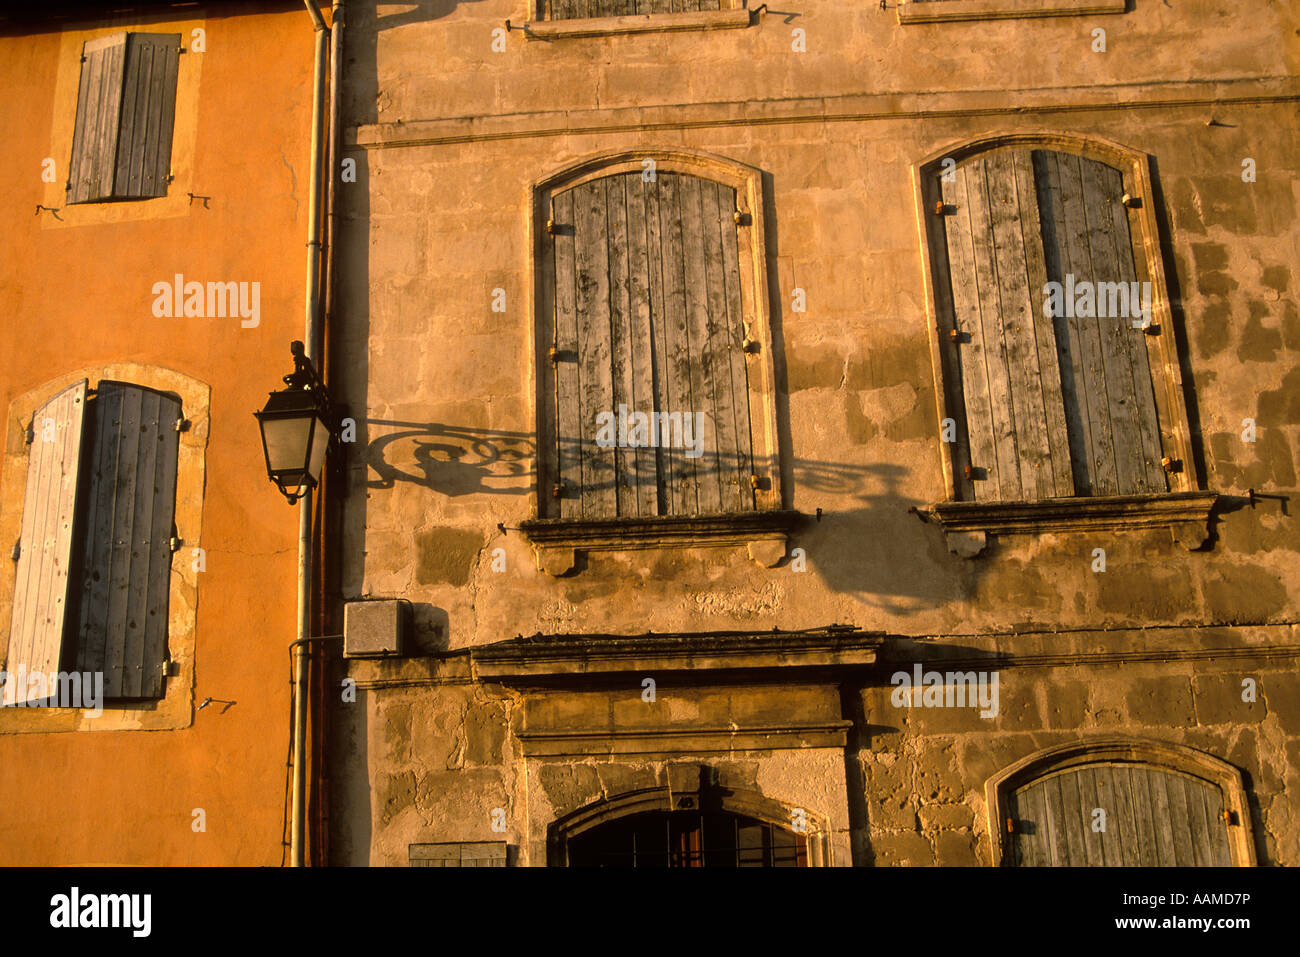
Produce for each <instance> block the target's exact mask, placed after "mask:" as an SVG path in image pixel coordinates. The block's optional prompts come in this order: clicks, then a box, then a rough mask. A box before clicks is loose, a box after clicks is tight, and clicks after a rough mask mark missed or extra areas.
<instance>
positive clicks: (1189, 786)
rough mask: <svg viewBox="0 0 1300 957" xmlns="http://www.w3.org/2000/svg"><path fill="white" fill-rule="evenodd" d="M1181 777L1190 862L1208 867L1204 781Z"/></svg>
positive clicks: (1209, 862)
mask: <svg viewBox="0 0 1300 957" xmlns="http://www.w3.org/2000/svg"><path fill="white" fill-rule="evenodd" d="M1180 777H1181V784H1182V787H1183V800H1184V806H1185V810H1186V813H1187V838H1188V845H1189V846H1190V849H1191V858H1192V860H1191V863H1192V864H1195V865H1196V866H1197V867H1208V866H1209V865H1210V864H1211V863H1212V862H1211V861H1210V829H1209V822H1208V821H1207V820H1206V817H1205V796H1206V790H1207V784H1206V782H1204V781H1202V780H1200V779H1199V778H1190V777H1182V776H1181V775H1180Z"/></svg>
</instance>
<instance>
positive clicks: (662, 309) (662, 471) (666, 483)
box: [644, 176, 680, 515]
mask: <svg viewBox="0 0 1300 957" xmlns="http://www.w3.org/2000/svg"><path fill="white" fill-rule="evenodd" d="M644 195H645V226H646V268H647V276H646V278H647V282H648V284H649V289H648V298H649V304H650V370H651V371H650V376H651V379H650V384H651V388H652V390H653V393H654V395H653V405H654V411H656V412H666V411H667V410H668V408H669V405H670V403H671V390H670V388H669V371H670V370H669V369H668V366H667V363H666V361H665V359H666V357H667V356H668V355H669V349H668V310H667V306H666V297H667V292H666V291H665V263H664V254H663V253H664V239H663V230H664V226H663V217H662V215H661V211H660V202H661V195H662V194H661V190H660V185H659V176H656V177H655V179H654V181H652V182H649V183H646V184H645V194H644ZM674 455H680V452H678V451H677V450H675V449H671V448H664V447H663V446H661V445H660V444H659V442H658V439H657V438H656V440H655V461H654V464H655V499H656V514H658V515H670V514H676V513H675V512H674V510H673V507H672V496H673V494H674V490H675V489H676V488H677V478H676V475H677V470H676V469H675V468H674V466H673V456H674Z"/></svg>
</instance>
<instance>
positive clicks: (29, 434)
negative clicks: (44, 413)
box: [23, 416, 36, 445]
mask: <svg viewBox="0 0 1300 957" xmlns="http://www.w3.org/2000/svg"><path fill="white" fill-rule="evenodd" d="M35 441H36V417H35V416H33V417H32V420H31V421H30V422H28V423H27V431H26V432H25V433H24V434H23V442H24V444H26V445H31V444H32V443H33V442H35Z"/></svg>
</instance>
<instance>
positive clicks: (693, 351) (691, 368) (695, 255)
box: [673, 174, 722, 514]
mask: <svg viewBox="0 0 1300 957" xmlns="http://www.w3.org/2000/svg"><path fill="white" fill-rule="evenodd" d="M679 180H680V182H681V201H682V245H681V253H680V255H681V257H682V262H683V274H684V283H685V292H686V328H687V332H686V340H685V343H679V344H678V346H679V352H678V354H677V359H678V361H679V362H681V364H682V365H683V366H684V367H685V368H686V371H687V374H688V376H689V378H690V383H691V404H690V405H689V406H687V407H686V409H685V410H683V427H684V419H685V415H686V414H688V413H703V414H704V418H705V421H706V423H707V424H706V426H705V429H706V434H709V435H714V434H716V427H715V425H714V423H713V422H711V421H709V418H710V415H711V413H712V410H713V409H714V408H715V405H716V402H717V399H718V396H717V389H716V382H715V379H716V376H715V375H714V370H713V367H712V363H711V362H710V358H711V356H710V355H709V349H708V346H709V300H708V272H707V269H708V266H707V263H706V258H707V253H706V252H705V241H704V222H705V212H704V189H703V181H701V180H700V179H699V178H698V177H695V176H687V175H684V174H683V175H681V176H680V177H679ZM683 345H684V346H685V348H684V349H683V348H681V347H682V346H683ZM673 438H674V440H676V436H674V437H673ZM685 461H686V462H687V463H689V464H688V466H687V467H688V468H689V469H690V470H691V471H692V472H693V474H694V477H695V487H696V495H697V496H698V498H697V506H696V508H697V510H698V512H699V513H701V514H710V513H716V512H719V511H721V508H722V496H721V491H720V488H719V481H718V480H719V475H718V469H717V457H716V454H715V455H713V456H709V455H701V456H700V457H699V458H696V459H691V458H685Z"/></svg>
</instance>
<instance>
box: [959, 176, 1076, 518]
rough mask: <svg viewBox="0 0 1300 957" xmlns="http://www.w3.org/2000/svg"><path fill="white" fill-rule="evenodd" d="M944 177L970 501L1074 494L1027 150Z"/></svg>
mask: <svg viewBox="0 0 1300 957" xmlns="http://www.w3.org/2000/svg"><path fill="white" fill-rule="evenodd" d="M952 178H953V179H954V181H953V182H950V183H949V182H944V183H943V199H944V203H945V204H947V205H948V206H949V207H950V208H951V209H952V213H953V214H952V215H951V216H948V217H946V234H947V244H948V262H949V270H950V275H951V280H952V301H953V319H954V322H955V325H956V328H957V330H958V332H959V333H960V334H961V340H960V344H959V345H958V346H957V349H958V355H959V362H960V367H961V383H962V391H963V394H964V396H965V401H966V422H967V434H968V436H969V440H970V453H969V455H970V464H971V465H972V466H973V467H974V468H975V469H976V470H978V471H977V472H976V475H977V480H976V481H975V482H973V483H972V484H973V488H974V492H975V499H976V500H977V501H1034V500H1037V499H1041V498H1052V497H1056V496H1068V495H1073V494H1074V484H1073V480H1072V478H1071V474H1070V455H1069V439H1068V437H1067V434H1066V425H1065V415H1064V410H1063V408H1062V404H1061V379H1060V372H1059V371H1058V368H1057V358H1056V344H1055V341H1054V340H1055V337H1054V334H1053V331H1052V324H1051V320H1050V319H1045V318H1044V317H1043V313H1042V303H1043V292H1042V289H1043V285H1044V284H1045V283H1046V281H1047V280H1046V274H1045V271H1044V268H1043V249H1042V240H1041V239H1040V238H1039V222H1038V206H1037V196H1036V193H1035V189H1034V181H1033V169H1032V166H1031V164H1030V159H1029V153H1028V151H1023V150H1021V151H1015V152H1011V151H999V152H995V153H991V154H987V155H984V156H980V157H977V158H975V159H973V160H971V161H970V162H968V163H966V164H965V165H963V166H961V167H959V168H957V169H956V170H954V171H953V177H952Z"/></svg>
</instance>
